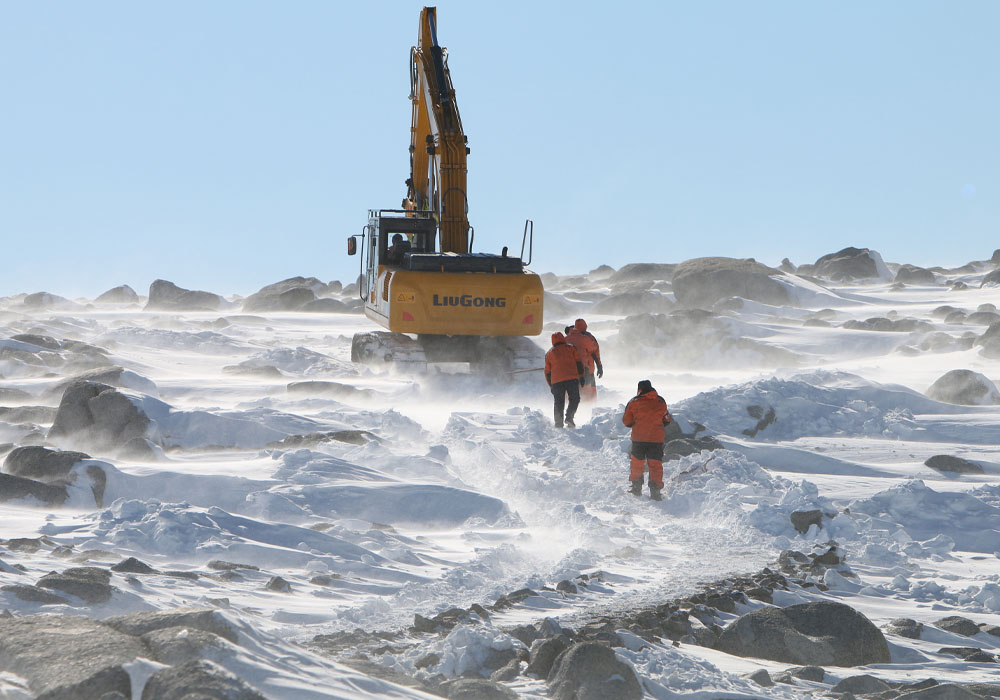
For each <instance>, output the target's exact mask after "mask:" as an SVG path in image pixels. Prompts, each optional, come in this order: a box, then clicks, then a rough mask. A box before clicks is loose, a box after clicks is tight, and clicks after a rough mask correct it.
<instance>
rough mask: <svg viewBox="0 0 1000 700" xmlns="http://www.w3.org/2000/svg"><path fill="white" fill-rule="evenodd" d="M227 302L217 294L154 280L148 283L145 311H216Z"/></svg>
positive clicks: (226, 304)
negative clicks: (147, 298) (147, 299)
mask: <svg viewBox="0 0 1000 700" xmlns="http://www.w3.org/2000/svg"><path fill="white" fill-rule="evenodd" d="M228 305H229V304H228V303H227V302H226V300H225V299H223V298H222V297H220V296H219V295H218V294H212V293H211V292H201V291H194V290H190V289H184V288H182V287H178V286H177V285H176V284H174V283H173V282H168V281H166V280H156V281H154V282H153V283H152V284H151V285H149V301H147V302H146V306H145V310H146V311H218V310H219V309H222V308H224V307H226V306H228Z"/></svg>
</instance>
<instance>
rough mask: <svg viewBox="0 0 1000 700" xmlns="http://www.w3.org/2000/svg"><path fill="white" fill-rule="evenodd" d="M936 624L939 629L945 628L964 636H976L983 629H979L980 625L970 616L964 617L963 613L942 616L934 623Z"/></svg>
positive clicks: (946, 630) (947, 630)
mask: <svg viewBox="0 0 1000 700" xmlns="http://www.w3.org/2000/svg"><path fill="white" fill-rule="evenodd" d="M934 626H935V627H937V628H938V629H942V630H944V631H945V632H951V633H952V634H960V635H962V636H963V637H974V636H976V635H977V634H979V632H980V631H981V630H980V629H979V625H977V624H976V623H975V622H973V621H972V620H970V619H969V618H967V617H962V616H961V615H949V616H948V617H942V618H941V619H940V620H938V621H937V622H935V623H934Z"/></svg>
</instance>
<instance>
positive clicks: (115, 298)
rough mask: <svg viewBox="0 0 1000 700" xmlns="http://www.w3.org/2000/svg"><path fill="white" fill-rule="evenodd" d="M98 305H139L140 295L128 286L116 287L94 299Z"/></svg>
mask: <svg viewBox="0 0 1000 700" xmlns="http://www.w3.org/2000/svg"><path fill="white" fill-rule="evenodd" d="M94 301H95V302H97V303H98V304H138V303H139V295H138V294H136V293H135V290H134V289H132V288H131V287H130V286H128V285H127V284H123V285H121V286H120V287H114V288H113V289H109V290H108V291H106V292H104V294H102V295H101V296H99V297H97V298H96V299H94Z"/></svg>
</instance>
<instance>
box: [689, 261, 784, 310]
mask: <svg viewBox="0 0 1000 700" xmlns="http://www.w3.org/2000/svg"><path fill="white" fill-rule="evenodd" d="M781 274H783V273H782V272H781V271H780V270H775V269H774V268H772V267H768V266H767V265H761V264H760V263H759V262H757V261H755V260H752V259H746V260H738V259H736V258H695V259H693V260H686V261H684V262H682V263H681V264H680V265H678V266H677V269H676V270H674V276H673V286H674V297H675V298H676V299H677V301H678V302H679V303H681V304H684V305H685V306H691V307H697V308H707V307H708V306H711V305H712V304H714V303H715V302H717V301H721V300H722V299H728V298H729V297H741V298H743V299H750V300H753V301H759V302H761V303H764V304H772V305H775V306H781V305H783V304H788V303H789V302H790V301H791V297H790V295H789V293H788V289H787V288H786V287H785V286H784V285H782V284H781V283H780V282H779V281H778V280H776V279H774V277H775V276H777V275H781Z"/></svg>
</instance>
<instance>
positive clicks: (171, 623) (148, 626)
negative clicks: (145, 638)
mask: <svg viewBox="0 0 1000 700" xmlns="http://www.w3.org/2000/svg"><path fill="white" fill-rule="evenodd" d="M104 624H106V625H108V626H110V627H113V628H114V629H116V630H118V631H119V632H123V633H124V634H130V635H133V636H141V635H144V634H147V633H149V632H154V631H156V630H161V629H166V628H169V627H190V628H191V629H198V630H202V631H203V632H211V633H212V634H217V635H218V636H220V637H222V638H223V639H228V640H229V641H230V642H233V643H234V644H236V643H238V637H237V634H236V630H235V629H234V628H233V627H232V626H231V625H230V624H229V623H228V622H227V621H226V619H225V618H224V617H223V616H222V615H221V614H220V613H219V612H218V611H216V610H212V609H202V608H190V609H182V610H174V611H169V612H160V611H150V612H138V613H128V614H126V615H115V616H114V617H109V618H107V619H106V620H104Z"/></svg>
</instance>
